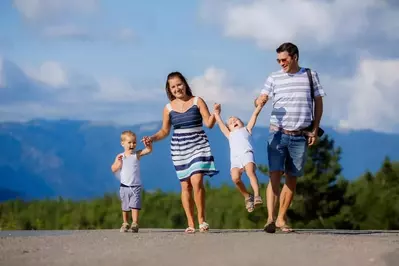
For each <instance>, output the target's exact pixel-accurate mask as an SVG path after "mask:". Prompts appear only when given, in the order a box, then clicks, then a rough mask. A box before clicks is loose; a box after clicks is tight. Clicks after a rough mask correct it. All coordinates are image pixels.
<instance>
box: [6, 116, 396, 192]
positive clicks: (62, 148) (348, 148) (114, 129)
mask: <svg viewBox="0 0 399 266" xmlns="http://www.w3.org/2000/svg"><path fill="white" fill-rule="evenodd" d="M160 126H161V123H149V124H142V125H134V126H113V125H101V124H94V123H91V122H89V121H74V120H56V121H48V120H33V121H30V122H26V123H15V122H14V123H0V147H1V149H0V188H2V190H0V193H1V197H0V200H2V199H4V198H14V197H18V196H21V195H23V197H24V198H28V199H36V198H43V197H55V196H62V197H67V198H72V199H84V198H92V197H95V196H102V195H103V194H104V193H106V192H112V193H113V192H116V191H117V189H118V181H117V179H116V178H115V177H114V176H113V175H112V173H111V170H110V166H111V164H112V162H113V160H114V158H115V155H116V154H117V153H118V152H121V151H122V147H121V146H120V141H119V136H120V133H121V132H122V131H123V130H126V129H130V130H133V131H134V132H136V134H137V135H138V137H139V138H141V137H142V136H144V135H151V134H153V133H154V132H155V131H156V130H158V129H159V128H160ZM206 132H207V133H208V136H209V141H210V143H211V148H212V151H213V154H214V156H215V160H216V166H217V168H219V169H220V171H221V172H220V174H219V175H217V176H215V177H213V178H212V179H210V182H211V184H212V185H215V186H218V185H220V184H222V183H229V184H231V182H230V176H229V153H228V143H227V140H226V139H225V137H224V136H223V135H222V134H221V132H220V130H219V129H218V127H217V126H216V127H215V128H214V129H212V130H206ZM326 133H327V134H328V135H329V136H331V137H332V138H333V139H334V140H335V143H336V145H337V146H341V147H342V149H343V154H342V160H341V164H342V166H343V175H344V176H345V177H346V178H348V179H353V178H356V177H358V176H359V175H361V174H362V173H364V172H365V171H366V170H370V171H376V170H377V169H378V168H379V167H380V165H381V163H382V161H383V159H384V157H385V156H389V157H390V158H391V159H392V160H398V159H399V135H394V134H383V133H377V132H373V131H351V132H338V131H335V130H334V129H331V128H326ZM169 138H170V137H169ZM169 138H168V139H166V140H163V141H161V142H158V143H155V145H154V151H153V153H152V154H151V155H149V156H147V157H144V158H143V160H142V177H143V182H144V186H145V188H146V189H148V190H154V189H158V188H160V189H162V190H165V191H171V190H178V189H179V182H178V180H177V178H176V174H175V172H174V168H173V165H172V162H171V158H170V152H169ZM266 138H267V129H266V128H262V127H256V128H255V130H254V144H255V153H256V159H257V162H258V163H259V164H267V156H266ZM138 146H139V148H140V147H142V144H141V143H139V144H138ZM260 179H261V182H265V181H266V177H265V176H261V175H260ZM6 190H7V191H8V192H7V193H8V194H7V195H8V196H7V197H4V195H6V192H5V191H6ZM13 192H15V193H14V194H13Z"/></svg>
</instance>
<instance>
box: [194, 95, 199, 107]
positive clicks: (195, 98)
mask: <svg viewBox="0 0 399 266" xmlns="http://www.w3.org/2000/svg"><path fill="white" fill-rule="evenodd" d="M197 102H198V96H195V97H194V100H193V105H197Z"/></svg>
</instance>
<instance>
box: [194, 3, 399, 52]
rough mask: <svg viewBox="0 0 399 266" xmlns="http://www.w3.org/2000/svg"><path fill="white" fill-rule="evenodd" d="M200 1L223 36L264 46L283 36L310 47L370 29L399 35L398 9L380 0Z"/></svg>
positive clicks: (349, 39)
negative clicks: (396, 20)
mask: <svg viewBox="0 0 399 266" xmlns="http://www.w3.org/2000/svg"><path fill="white" fill-rule="evenodd" d="M203 4H204V6H203V9H202V14H203V15H204V14H205V15H204V18H206V19H209V18H210V17H213V18H212V19H213V20H215V19H214V18H215V17H216V18H219V19H218V23H220V24H221V25H222V27H223V31H224V34H225V35H226V36H229V37H236V38H248V39H251V40H254V41H255V42H256V44H257V45H258V46H259V47H261V48H264V49H275V48H276V47H277V46H278V45H279V44H281V43H282V42H286V41H292V42H294V43H306V44H309V47H310V49H313V48H315V47H316V48H318V47H326V46H330V45H332V44H337V43H345V42H356V41H357V40H358V38H359V36H367V34H370V33H373V34H384V35H386V37H389V38H390V39H394V38H398V37H399V31H392V30H393V29H397V28H398V23H395V22H394V21H395V19H393V18H394V17H397V16H398V14H399V12H398V8H394V7H392V6H389V5H388V4H387V3H386V2H384V1H383V0H364V1H360V2H356V1H347V0H332V1H319V0H317V1H316V0H283V1H281V0H252V1H225V0H216V1H209V0H203ZM216 14H217V16H216ZM387 17H389V18H390V19H387ZM391 19H393V21H391ZM392 23H393V24H394V25H393V24H392Z"/></svg>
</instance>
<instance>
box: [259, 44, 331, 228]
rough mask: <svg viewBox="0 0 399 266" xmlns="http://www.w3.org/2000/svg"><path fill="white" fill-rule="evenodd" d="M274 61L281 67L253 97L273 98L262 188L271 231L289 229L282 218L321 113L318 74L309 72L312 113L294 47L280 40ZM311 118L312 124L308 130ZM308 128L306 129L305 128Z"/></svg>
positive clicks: (306, 86)
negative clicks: (265, 181)
mask: <svg viewBox="0 0 399 266" xmlns="http://www.w3.org/2000/svg"><path fill="white" fill-rule="evenodd" d="M276 52H277V62H278V63H279V64H280V66H281V68H282V69H281V70H280V71H278V72H274V73H272V74H271V75H270V76H269V77H268V78H267V80H266V83H265V85H264V88H263V89H262V91H261V95H260V96H259V97H258V98H257V99H255V106H257V105H258V104H261V103H262V102H263V103H266V102H267V101H268V99H269V97H271V98H273V110H272V113H271V117H270V130H269V137H268V144H267V153H268V161H269V172H270V174H269V176H270V182H269V184H268V186H267V189H266V200H267V210H268V219H267V222H266V224H265V227H264V230H265V231H266V232H268V233H274V232H275V231H276V228H278V229H280V230H281V231H283V232H292V228H290V226H288V224H287V221H286V212H287V209H288V207H289V206H290V204H291V202H292V199H293V196H294V191H295V187H296V182H297V178H298V177H301V176H302V175H303V173H304V164H305V162H306V156H307V146H308V145H313V144H314V143H315V142H316V140H317V136H318V135H317V134H318V129H319V124H320V120H321V116H322V113H323V100H322V97H323V96H325V92H324V90H323V88H322V86H321V85H320V81H319V77H318V74H317V73H316V72H315V71H311V76H312V80H313V86H314V113H313V110H312V106H313V103H312V98H311V94H310V92H311V91H310V90H311V88H310V82H309V78H308V75H307V73H306V69H304V68H302V67H300V66H299V64H298V59H299V51H298V47H297V46H296V45H295V44H292V43H283V44H281V45H280V46H279V47H278V48H277V49H276ZM312 120H313V127H312V128H311V129H309V128H308V127H309V126H310V125H311V123H312ZM306 128H308V129H306ZM283 173H285V184H284V186H283V189H282V190H281V194H280V206H279V213H278V216H277V219H276V220H274V208H275V204H276V202H277V197H278V196H279V192H280V180H281V177H282V175H283Z"/></svg>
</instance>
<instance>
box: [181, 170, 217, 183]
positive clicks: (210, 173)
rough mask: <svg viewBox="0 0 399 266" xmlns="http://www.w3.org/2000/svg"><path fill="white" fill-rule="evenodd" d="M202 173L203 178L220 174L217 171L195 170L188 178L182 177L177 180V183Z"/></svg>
mask: <svg viewBox="0 0 399 266" xmlns="http://www.w3.org/2000/svg"><path fill="white" fill-rule="evenodd" d="M199 173H202V174H203V175H204V176H209V177H213V176H214V175H217V174H219V173H220V171H219V170H197V171H194V172H192V173H190V175H189V176H186V177H183V178H179V181H180V182H182V181H186V180H187V179H189V178H190V177H191V176H193V175H195V174H199Z"/></svg>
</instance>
